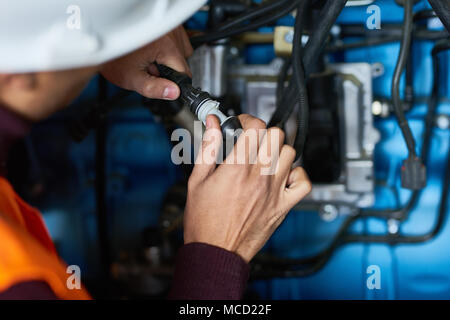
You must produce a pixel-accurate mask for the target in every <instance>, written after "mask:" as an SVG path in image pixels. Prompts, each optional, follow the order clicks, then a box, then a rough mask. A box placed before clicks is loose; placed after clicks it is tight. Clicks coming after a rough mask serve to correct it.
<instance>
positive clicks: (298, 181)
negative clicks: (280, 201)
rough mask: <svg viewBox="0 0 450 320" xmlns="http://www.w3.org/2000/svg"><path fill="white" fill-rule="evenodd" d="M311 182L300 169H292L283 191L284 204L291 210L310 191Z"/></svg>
mask: <svg viewBox="0 0 450 320" xmlns="http://www.w3.org/2000/svg"><path fill="white" fill-rule="evenodd" d="M311 187H312V186H311V182H310V181H309V178H308V175H307V174H306V172H305V170H303V168H301V167H297V168H295V169H293V170H292V171H291V172H290V174H289V176H288V179H287V186H286V189H285V199H286V204H287V205H288V206H289V208H292V207H293V206H294V205H295V204H297V203H298V202H299V201H300V200H301V199H303V198H304V197H305V196H306V195H307V194H308V193H309V192H310V191H311Z"/></svg>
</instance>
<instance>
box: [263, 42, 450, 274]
mask: <svg viewBox="0 0 450 320" xmlns="http://www.w3.org/2000/svg"><path fill="white" fill-rule="evenodd" d="M449 49H450V40H449V39H447V40H442V41H440V42H438V43H437V44H436V45H435V46H434V48H433V50H432V57H433V70H434V75H433V89H432V93H431V95H430V99H429V109H428V112H427V115H426V118H425V133H424V138H423V143H422V152H421V159H422V161H423V162H424V163H427V161H428V155H429V151H430V150H429V149H430V145H431V135H432V128H433V127H434V118H435V115H436V111H437V106H438V97H439V76H440V75H439V73H440V72H439V71H440V66H439V57H438V54H439V53H440V52H442V51H445V50H449ZM449 185H450V151H449V152H448V154H447V167H446V174H445V177H444V179H443V189H442V195H441V201H440V206H439V215H438V219H437V221H436V223H435V227H434V228H433V229H432V230H431V231H430V232H428V233H426V234H423V235H418V236H402V235H398V234H397V235H390V234H389V235H381V236H379V235H347V234H346V233H347V230H348V229H349V227H350V226H351V225H352V224H353V222H355V221H356V220H357V219H359V218H368V217H375V218H384V219H391V218H393V219H397V218H398V217H406V213H407V212H409V211H410V210H412V209H413V207H415V205H416V203H417V200H418V197H419V195H420V191H414V192H413V193H412V196H411V197H410V199H409V201H408V202H407V204H406V205H405V206H404V207H403V208H400V209H389V210H360V211H359V212H358V213H357V214H354V215H352V216H349V217H348V218H346V219H345V221H344V222H343V224H342V225H341V227H340V228H339V230H338V232H337V233H336V235H335V237H334V238H333V240H332V242H331V244H330V245H329V246H328V247H327V248H326V249H325V250H323V251H321V252H320V253H318V254H316V255H314V256H312V257H306V258H299V259H293V258H279V257H273V256H258V257H256V258H255V261H256V262H257V263H260V264H270V265H276V266H277V267H287V266H295V265H297V266H298V265H305V264H309V265H310V266H309V267H306V268H304V269H301V270H294V271H292V270H288V271H286V270H277V271H273V270H267V271H265V272H261V271H260V270H257V271H256V273H255V276H256V277H301V276H307V275H310V274H313V273H314V272H317V271H318V270H320V269H321V268H322V267H323V266H324V265H325V264H326V262H327V261H328V260H329V259H330V258H331V256H332V253H333V252H334V250H336V248H337V247H338V246H339V245H341V244H348V243H352V242H377V243H388V244H397V243H419V242H424V241H427V240H430V239H431V238H433V237H434V236H436V235H437V234H438V233H439V231H440V230H441V228H442V225H443V221H444V218H445V213H446V211H447V202H448V191H449ZM389 213H391V215H390V214H389ZM392 214H395V215H394V216H392Z"/></svg>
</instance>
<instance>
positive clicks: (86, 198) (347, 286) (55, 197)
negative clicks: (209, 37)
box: [30, 0, 450, 299]
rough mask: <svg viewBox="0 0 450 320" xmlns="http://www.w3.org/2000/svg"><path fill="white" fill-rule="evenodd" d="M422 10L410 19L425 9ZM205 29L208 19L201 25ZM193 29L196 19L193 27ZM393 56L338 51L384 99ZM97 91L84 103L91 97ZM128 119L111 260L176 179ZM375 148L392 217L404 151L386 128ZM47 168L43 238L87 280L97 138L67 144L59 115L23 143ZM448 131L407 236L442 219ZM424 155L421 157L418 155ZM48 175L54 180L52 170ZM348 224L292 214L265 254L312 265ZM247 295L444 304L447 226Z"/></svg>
mask: <svg viewBox="0 0 450 320" xmlns="http://www.w3.org/2000/svg"><path fill="white" fill-rule="evenodd" d="M376 4H377V5H379V6H380V8H381V19H382V26H381V27H383V22H396V21H397V22H399V21H401V19H402V10H401V8H399V7H398V6H397V5H395V4H394V1H393V0H392V1H391V0H389V1H388V0H385V1H377V2H376ZM426 5H427V4H426V1H422V2H421V3H419V4H418V5H417V6H416V7H415V8H416V9H420V8H425V7H426ZM365 10H366V7H360V8H346V9H345V10H344V12H343V13H342V15H341V17H340V18H339V22H340V23H361V25H364V24H365V21H366V20H365V19H366V18H367V13H366V11H365ZM196 19H200V20H201V19H204V17H203V18H202V17H200V18H199V17H196ZM191 23H195V20H193V21H191ZM431 48H432V43H430V42H427V41H415V42H414V47H413V52H414V54H413V55H414V57H413V59H414V79H415V82H414V90H415V93H416V96H417V100H418V101H419V103H418V104H416V105H415V106H414V108H413V110H412V111H411V112H410V113H409V114H408V119H409V120H410V124H411V126H412V129H413V132H414V134H415V137H416V139H418V140H419V141H420V138H421V136H422V134H423V122H424V121H423V120H424V115H425V113H426V105H425V103H424V102H425V101H426V100H425V98H426V97H428V96H429V94H430V91H431V84H432V68H431V57H430V51H431ZM398 50H399V45H398V44H389V45H382V46H377V47H373V48H365V49H357V50H351V51H347V52H345V53H344V54H343V55H341V56H340V57H339V59H340V60H342V61H344V62H360V61H364V62H370V63H374V62H380V63H382V64H383V65H384V69H385V70H384V74H383V75H381V76H379V77H378V78H375V79H374V83H373V85H374V94H375V95H376V96H381V97H386V98H388V97H389V96H390V86H391V78H392V73H393V68H394V66H395V63H396V57H397V54H398ZM247 54H248V55H249V56H248V57H247V60H248V61H249V62H255V63H261V62H264V63H266V62H268V61H267V60H268V58H267V57H268V55H269V56H270V54H272V55H273V52H272V51H271V49H270V48H267V47H266V48H263V47H261V48H250V49H249V50H248V51H247ZM440 57H441V68H442V75H443V77H442V78H441V80H440V82H441V88H440V93H441V97H440V98H441V103H440V106H439V109H438V114H447V115H450V72H449V53H443V54H441V55H440ZM95 92H96V87H95V83H93V84H91V86H90V87H89V88H88V89H87V90H86V92H85V94H84V97H89V96H92V95H95ZM124 104H126V106H127V108H124V109H121V110H120V111H117V112H114V113H113V114H112V115H111V116H110V118H109V120H108V133H107V146H106V153H107V157H106V159H107V164H106V175H107V177H108V179H107V181H108V184H107V206H108V208H107V209H108V215H109V220H110V225H109V228H110V234H111V239H112V240H111V241H112V244H111V245H112V247H113V254H115V255H118V254H119V253H120V252H121V251H124V250H130V249H134V248H137V247H138V246H139V236H138V235H140V233H141V231H142V230H143V228H145V227H147V226H149V225H152V224H154V223H155V222H156V220H157V218H158V215H159V207H160V204H161V201H162V198H163V195H164V193H165V191H166V190H167V188H168V187H169V186H170V185H171V184H172V183H174V182H175V180H176V177H177V175H178V174H179V168H176V167H175V166H174V165H172V163H171V161H170V148H171V145H170V142H169V140H168V137H167V135H166V133H165V131H164V129H163V128H162V126H161V125H159V124H157V123H155V121H153V119H152V116H151V115H150V113H149V112H148V111H147V110H145V109H143V108H142V107H140V104H139V103H138V102H136V101H134V100H133V99H130V100H129V101H127V102H126V103H124ZM376 127H377V129H378V130H379V131H380V133H381V141H380V142H379V143H378V145H377V147H376V151H375V159H376V164H375V170H376V177H377V180H379V181H383V182H384V185H383V186H380V187H377V190H376V207H378V208H390V207H396V206H397V205H398V204H399V203H404V202H405V201H406V200H407V199H408V196H409V193H410V192H409V191H407V190H404V189H402V188H401V187H400V177H399V173H400V165H401V161H402V160H403V159H404V158H405V157H406V148H405V146H404V142H403V140H402V137H401V133H400V131H399V128H398V126H397V124H396V122H395V121H394V119H393V118H392V117H390V118H386V119H381V118H380V119H377V120H376ZM30 139H31V140H32V141H33V146H34V148H35V149H36V152H37V154H38V156H39V160H40V164H41V166H42V167H45V168H47V169H45V170H44V171H45V177H46V182H47V185H46V186H47V188H48V190H53V191H52V192H49V191H47V196H46V197H45V198H44V199H42V201H40V202H39V203H38V204H37V205H39V207H40V208H41V209H42V210H43V212H44V216H45V219H46V221H47V223H48V225H49V228H50V232H51V234H52V235H53V237H54V238H55V240H56V243H57V245H58V248H59V251H60V253H61V255H62V257H63V258H64V259H65V260H66V261H67V262H68V263H69V264H78V265H80V266H81V268H82V270H86V272H87V275H86V274H85V276H90V275H94V274H95V273H96V272H98V261H97V260H98V259H97V258H98V255H99V252H98V248H97V247H96V242H97V241H96V239H97V238H96V237H97V236H96V225H95V209H96V208H95V192H94V176H95V173H94V150H95V137H94V135H93V134H91V135H90V136H88V138H87V139H86V140H85V141H84V142H83V143H81V144H76V143H74V142H71V141H70V139H69V138H68V136H67V134H66V133H65V129H64V116H63V115H60V116H58V117H56V118H53V119H51V120H49V121H47V122H46V123H44V124H41V125H38V126H36V127H35V129H34V131H33V135H32V136H31V138H30ZM449 141H450V132H449V130H448V129H439V128H435V129H434V130H433V138H432V146H431V156H430V161H429V165H428V184H427V187H426V188H425V189H424V190H423V192H422V195H421V197H420V200H419V202H418V205H417V206H416V208H415V209H414V210H413V211H412V212H411V215H410V218H409V219H408V220H407V221H406V222H405V223H404V224H403V225H402V232H403V233H405V234H421V233H425V232H427V231H428V230H430V229H431V228H432V227H433V225H434V222H435V219H436V217H437V211H438V210H437V208H438V203H439V200H440V190H441V189H442V176H443V171H444V161H445V159H446V153H447V151H448V150H449V148H450V144H449ZM419 147H420V146H419ZM48 168H51V169H48ZM342 220H343V217H339V218H338V219H336V220H334V221H332V222H324V221H322V220H321V219H320V218H319V216H318V214H317V213H315V212H291V213H290V214H289V216H288V217H287V219H286V221H285V222H284V223H283V224H282V226H281V227H280V228H279V230H278V231H277V232H276V233H275V235H274V236H273V238H272V239H271V241H270V243H269V244H268V245H267V247H268V248H270V250H272V251H274V252H276V253H277V254H279V255H282V256H291V257H301V256H309V255H312V254H314V253H316V252H318V251H319V250H320V249H322V248H325V247H326V246H327V244H328V243H329V242H330V240H331V239H332V237H333V235H334V234H335V232H336V230H337V229H338V228H339V226H340V223H341V222H342ZM386 228H387V227H386V224H385V223H384V222H382V221H380V220H375V219H369V220H365V221H361V222H358V223H357V224H356V225H355V226H354V230H358V231H362V230H365V231H366V232H369V233H372V234H381V233H384V232H385V231H386ZM370 265H377V266H379V268H380V272H381V288H380V289H379V290H370V289H368V287H367V285H366V281H367V278H368V276H369V274H367V272H366V270H367V267H368V266H370ZM251 288H252V289H253V290H254V291H256V292H257V293H258V295H259V296H260V297H262V298H267V299H417V298H424V299H443V298H446V299H450V225H449V223H448V219H446V221H445V224H444V227H443V229H442V231H441V233H440V234H439V235H438V236H437V237H436V238H434V239H433V240H431V241H429V242H426V243H423V244H414V245H413V244H411V245H410V244H408V245H396V246H388V245H384V244H349V245H345V246H342V247H340V248H339V249H338V250H337V251H336V252H335V254H334V255H333V257H332V259H331V260H330V261H329V262H328V263H327V264H326V266H325V267H324V268H323V269H321V270H320V271H319V272H317V273H316V274H314V275H312V276H309V277H305V278H295V279H275V280H270V281H257V282H254V283H252V284H251Z"/></svg>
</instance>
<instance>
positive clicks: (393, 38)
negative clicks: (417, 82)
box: [326, 29, 448, 52]
mask: <svg viewBox="0 0 450 320" xmlns="http://www.w3.org/2000/svg"><path fill="white" fill-rule="evenodd" d="M362 35H363V33H361V34H354V35H353V36H362ZM348 36H351V35H348ZM413 36H414V38H416V39H418V40H442V39H445V38H447V37H448V32H447V31H431V30H426V29H418V30H415V31H414V32H413ZM400 40H401V36H399V35H387V36H373V37H368V38H366V39H364V40H361V41H356V42H347V43H335V44H331V45H329V46H328V47H327V48H326V50H327V51H328V52H337V51H344V50H350V49H359V48H363V47H371V46H378V45H383V44H388V43H393V42H397V41H400Z"/></svg>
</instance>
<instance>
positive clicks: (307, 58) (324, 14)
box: [303, 0, 347, 76]
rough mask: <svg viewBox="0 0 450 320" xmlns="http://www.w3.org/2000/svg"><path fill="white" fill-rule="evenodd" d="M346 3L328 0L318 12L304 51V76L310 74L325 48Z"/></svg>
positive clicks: (338, 0)
mask: <svg viewBox="0 0 450 320" xmlns="http://www.w3.org/2000/svg"><path fill="white" fill-rule="evenodd" d="M346 3H347V0H328V1H327V2H326V3H325V6H324V7H323V8H322V10H321V11H320V15H319V19H318V23H316V25H315V26H314V28H313V30H314V33H313V34H312V35H311V36H310V38H309V40H308V43H307V44H306V46H305V50H304V55H303V64H304V66H305V68H306V69H305V74H306V76H308V75H309V74H310V72H311V69H312V67H313V66H314V64H315V62H316V61H317V59H318V57H319V56H320V53H321V52H322V50H323V48H324V47H325V42H326V39H327V37H328V35H329V33H330V30H331V27H332V26H333V24H334V23H335V22H336V20H337V18H338V16H339V14H340V13H341V12H342V10H343V9H344V7H345V4H346Z"/></svg>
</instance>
